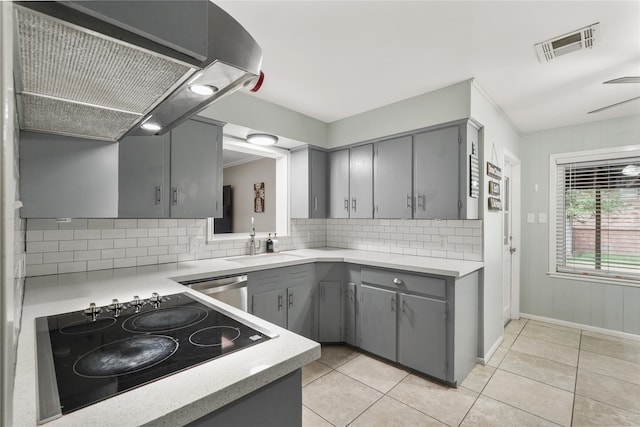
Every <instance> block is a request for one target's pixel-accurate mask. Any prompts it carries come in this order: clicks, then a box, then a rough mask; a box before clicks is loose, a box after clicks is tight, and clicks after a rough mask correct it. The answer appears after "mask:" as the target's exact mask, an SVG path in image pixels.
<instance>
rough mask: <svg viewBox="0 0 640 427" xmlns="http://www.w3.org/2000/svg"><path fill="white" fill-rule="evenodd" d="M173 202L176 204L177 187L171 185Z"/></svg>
mask: <svg viewBox="0 0 640 427" xmlns="http://www.w3.org/2000/svg"><path fill="white" fill-rule="evenodd" d="M173 204H174V205H177V204H178V187H173Z"/></svg>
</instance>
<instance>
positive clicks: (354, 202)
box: [351, 197, 356, 212]
mask: <svg viewBox="0 0 640 427" xmlns="http://www.w3.org/2000/svg"><path fill="white" fill-rule="evenodd" d="M351 210H352V211H354V212H355V211H356V199H355V198H353V197H352V198H351Z"/></svg>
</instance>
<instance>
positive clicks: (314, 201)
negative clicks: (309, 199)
mask: <svg viewBox="0 0 640 427" xmlns="http://www.w3.org/2000/svg"><path fill="white" fill-rule="evenodd" d="M313 210H316V211H317V210H318V198H317V197H314V198H313Z"/></svg>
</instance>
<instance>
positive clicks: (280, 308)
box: [278, 294, 282, 311]
mask: <svg viewBox="0 0 640 427" xmlns="http://www.w3.org/2000/svg"><path fill="white" fill-rule="evenodd" d="M280 310H282V294H280V295H278V311H280Z"/></svg>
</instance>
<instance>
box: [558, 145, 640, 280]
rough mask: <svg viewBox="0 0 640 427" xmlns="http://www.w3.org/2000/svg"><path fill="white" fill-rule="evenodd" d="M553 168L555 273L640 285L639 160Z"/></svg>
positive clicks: (569, 163) (568, 163)
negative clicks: (609, 278)
mask: <svg viewBox="0 0 640 427" xmlns="http://www.w3.org/2000/svg"><path fill="white" fill-rule="evenodd" d="M555 167H556V168H557V170H556V194H555V198H556V203H555V205H556V212H555V218H556V223H555V233H556V236H555V240H556V248H555V251H556V254H555V255H556V256H555V264H556V265H555V270H556V272H558V273H573V274H580V275H588V276H604V277H613V278H619V279H632V280H637V279H640V157H626V158H614V159H607V160H590V161H572V160H571V159H557V160H556V166H555Z"/></svg>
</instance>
